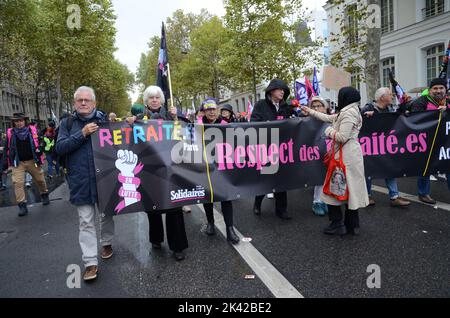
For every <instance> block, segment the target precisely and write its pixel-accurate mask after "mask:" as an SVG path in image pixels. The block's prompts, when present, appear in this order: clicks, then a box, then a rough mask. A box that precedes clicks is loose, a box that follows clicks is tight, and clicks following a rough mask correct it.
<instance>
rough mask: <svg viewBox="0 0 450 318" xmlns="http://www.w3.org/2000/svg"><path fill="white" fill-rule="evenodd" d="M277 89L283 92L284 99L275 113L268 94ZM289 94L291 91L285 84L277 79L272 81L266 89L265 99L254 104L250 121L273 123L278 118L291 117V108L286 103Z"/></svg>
mask: <svg viewBox="0 0 450 318" xmlns="http://www.w3.org/2000/svg"><path fill="white" fill-rule="evenodd" d="M278 88H280V89H282V90H284V97H283V100H282V101H281V102H280V107H279V109H278V111H277V109H276V107H275V105H274V104H273V103H272V99H271V98H270V92H271V91H273V90H275V89H278ZM290 93H291V91H290V90H289V87H288V86H287V85H286V83H285V82H283V81H282V80H279V79H274V80H272V81H271V82H270V84H269V86H267V88H266V98H265V99H264V100H260V101H259V102H257V103H256V105H255V108H254V109H253V112H252V117H251V119H250V121H273V120H278V117H283V118H285V119H287V118H289V117H290V116H291V108H290V106H289V105H288V104H287V103H286V100H287V99H288V97H289V95H290Z"/></svg>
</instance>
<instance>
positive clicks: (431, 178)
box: [430, 175, 438, 181]
mask: <svg viewBox="0 0 450 318" xmlns="http://www.w3.org/2000/svg"><path fill="white" fill-rule="evenodd" d="M430 181H438V179H437V178H436V177H435V176H433V175H431V176H430Z"/></svg>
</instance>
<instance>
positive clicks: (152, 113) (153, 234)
mask: <svg viewBox="0 0 450 318" xmlns="http://www.w3.org/2000/svg"><path fill="white" fill-rule="evenodd" d="M143 98H144V105H145V108H144V109H143V110H142V113H141V114H137V115H136V116H133V117H129V118H128V119H127V121H128V123H129V124H133V123H134V121H135V120H136V119H144V117H145V118H146V119H163V120H176V119H177V109H176V108H175V107H171V108H170V109H169V111H166V109H165V108H164V106H163V105H164V102H165V98H164V94H163V92H162V90H161V88H159V87H158V86H149V87H147V88H146V89H145V91H144V97H143ZM162 214H166V231H167V241H168V243H169V248H170V249H171V250H172V251H173V256H174V257H175V260H177V261H182V260H183V259H184V258H185V255H184V252H183V251H184V250H185V249H186V248H187V247H188V241H187V236H186V229H185V225H184V216H183V211H182V209H181V208H175V209H170V210H164V211H151V212H148V211H147V216H148V222H149V237H150V243H151V244H152V248H153V249H157V250H159V249H161V247H162V246H161V243H162V242H163V241H164V228H163V222H162Z"/></svg>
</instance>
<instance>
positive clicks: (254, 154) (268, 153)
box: [216, 139, 318, 171]
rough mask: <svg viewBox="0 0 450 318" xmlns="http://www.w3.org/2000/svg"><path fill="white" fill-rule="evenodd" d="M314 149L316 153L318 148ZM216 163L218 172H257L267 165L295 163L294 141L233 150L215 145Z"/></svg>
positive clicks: (229, 146)
mask: <svg viewBox="0 0 450 318" xmlns="http://www.w3.org/2000/svg"><path fill="white" fill-rule="evenodd" d="M316 148H317V153H318V147H316ZM314 157H315V156H314ZM216 162H217V167H218V169H219V171H222V170H233V169H235V168H238V169H244V168H255V169H256V170H258V171H259V170H261V169H262V168H263V167H265V166H267V165H268V164H270V165H278V164H279V163H281V164H288V163H295V159H294V141H293V140H292V139H291V140H289V141H288V142H287V143H281V144H280V145H279V146H278V145H277V144H270V145H265V144H257V145H248V146H247V147H246V148H245V147H243V146H237V147H236V148H234V149H233V147H232V146H231V145H230V144H228V143H217V144H216Z"/></svg>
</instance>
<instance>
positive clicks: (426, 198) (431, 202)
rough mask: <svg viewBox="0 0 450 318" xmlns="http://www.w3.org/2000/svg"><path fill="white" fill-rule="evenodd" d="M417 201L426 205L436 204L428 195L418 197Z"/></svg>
mask: <svg viewBox="0 0 450 318" xmlns="http://www.w3.org/2000/svg"><path fill="white" fill-rule="evenodd" d="M419 200H420V201H422V202H423V203H426V204H433V205H434V204H436V200H435V199H433V198H432V197H431V196H430V195H429V194H427V195H419Z"/></svg>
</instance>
